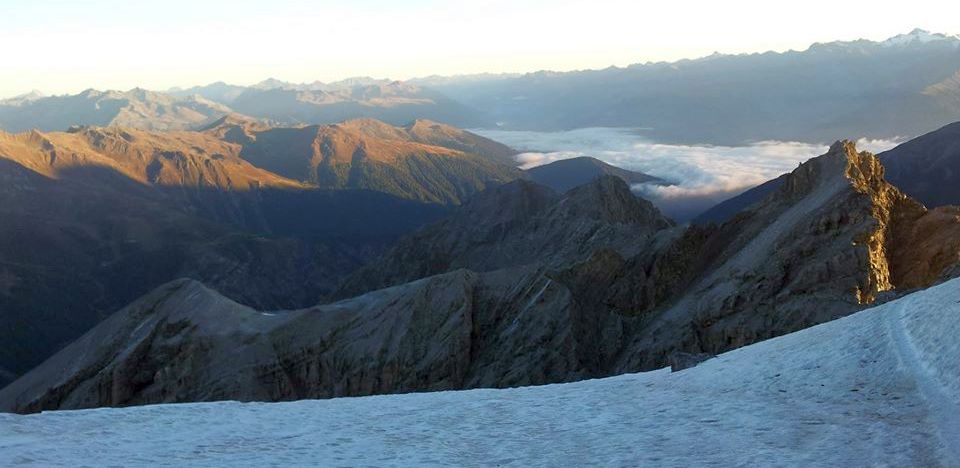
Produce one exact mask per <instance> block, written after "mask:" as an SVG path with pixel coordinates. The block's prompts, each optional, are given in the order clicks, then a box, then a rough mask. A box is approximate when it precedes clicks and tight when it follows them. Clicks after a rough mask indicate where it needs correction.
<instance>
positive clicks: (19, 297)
mask: <svg viewBox="0 0 960 468" xmlns="http://www.w3.org/2000/svg"><path fill="white" fill-rule="evenodd" d="M238 120H240V121H245V120H244V119H242V118H239V119H238ZM349 125H353V124H348V125H347V126H348V127H349ZM369 125H370V126H371V128H377V129H381V130H383V131H385V132H387V131H389V132H400V133H403V134H406V132H410V134H411V136H410V137H409V138H410V139H413V138H414V137H416V138H419V139H422V140H423V141H427V140H430V139H433V140H432V141H433V142H434V143H436V144H442V143H444V142H449V143H450V144H456V145H457V146H456V147H457V148H469V147H475V148H477V149H478V151H479V150H483V151H489V153H487V154H488V155H485V156H481V155H476V154H469V155H466V153H461V152H460V150H459V149H450V148H445V147H440V146H433V145H427V144H426V143H422V144H421V143H416V142H409V141H402V140H391V139H389V138H388V135H379V134H377V133H376V132H373V131H367V132H365V133H357V134H359V135H360V137H359V138H360V140H361V141H362V142H365V144H366V145H367V148H370V149H380V148H387V149H392V148H395V147H398V146H400V147H402V146H403V145H423V146H425V147H429V148H431V149H432V151H436V152H446V153H448V154H449V157H450V158H460V157H466V158H469V159H470V160H471V161H482V164H487V165H488V166H489V167H493V169H492V172H495V173H502V174H518V173H519V171H517V170H515V169H513V168H511V167H509V166H506V165H502V164H500V163H498V162H495V161H496V160H497V159H498V158H504V157H506V156H507V155H508V154H510V150H509V148H506V147H503V146H502V145H498V144H496V143H494V142H490V141H489V140H485V139H470V138H469V135H467V134H465V133H459V132H460V131H458V130H456V129H453V128H452V127H446V126H442V125H439V124H432V123H429V124H428V123H424V122H419V123H417V124H414V125H413V126H411V128H410V129H397V128H394V127H389V126H386V125H383V124H379V123H373V122H370V123H369ZM424 126H425V127H426V128H420V127H424ZM256 128H258V129H259V130H263V131H265V132H266V131H269V130H267V127H256ZM275 131H277V132H279V133H282V131H281V130H280V129H275ZM414 133H415V134H416V135H414ZM221 136H222V135H218V134H217V133H216V132H215V131H213V130H210V131H207V132H163V133H156V132H147V131H143V130H135V129H128V128H119V127H110V128H91V127H79V128H75V129H73V130H71V131H70V132H65V133H41V132H36V131H33V132H27V133H21V134H6V133H2V132H0V180H2V181H3V182H4V184H3V186H2V187H0V213H2V215H3V219H4V223H2V225H0V250H2V252H0V310H3V314H0V321H2V327H0V330H3V331H2V334H3V336H2V337H0V340H2V341H3V342H4V343H5V344H6V345H5V346H4V347H2V349H0V383H5V382H7V381H9V380H11V379H12V377H13V376H16V375H18V374H20V373H23V372H25V371H27V370H29V369H30V368H31V367H33V366H34V365H36V364H38V363H39V362H41V361H42V360H43V359H44V358H46V357H47V356H49V355H50V354H51V353H53V352H55V351H56V350H57V349H59V348H60V347H62V346H63V345H65V344H66V343H68V342H70V341H72V340H73V339H74V338H76V337H77V336H79V334H81V333H82V332H84V331H85V330H87V329H88V328H89V327H91V326H93V325H95V324H96V323H97V322H99V321H100V320H101V319H102V318H104V317H105V316H106V315H107V314H108V313H110V311H113V310H116V309H117V308H119V307H121V306H122V305H123V304H126V303H129V302H130V301H132V300H134V299H135V298H136V297H139V296H141V295H143V294H145V293H146V292H148V291H149V290H151V289H152V288H154V287H156V286H158V285H160V284H163V283H165V282H167V281H170V280H172V279H175V278H179V277H190V278H195V279H197V280H201V281H203V282H204V283H205V284H209V285H210V286H211V287H214V288H216V289H217V290H219V291H221V292H223V293H224V294H226V295H227V296H228V297H230V298H231V299H234V300H237V301H240V302H242V303H244V304H248V305H250V306H254V307H258V308H268V309H276V308H296V307H305V306H308V305H311V304H315V303H317V302H319V301H320V299H321V298H322V297H323V296H325V295H326V294H328V293H330V292H331V291H332V290H333V289H334V287H335V286H336V284H337V283H338V282H339V281H340V280H341V279H342V277H343V276H344V275H346V274H347V273H349V272H351V271H353V270H354V269H356V268H357V267H359V266H361V265H362V264H364V263H365V262H367V261H369V260H370V259H371V258H374V257H375V256H376V255H377V254H379V253H381V252H382V251H383V250H384V249H385V248H387V247H388V246H389V245H390V244H391V243H392V242H393V241H394V240H395V239H396V238H397V237H398V236H400V235H402V234H405V233H407V232H409V231H411V230H414V229H416V228H418V227H419V226H422V225H423V224H425V223H428V222H431V221H435V220H437V219H439V218H440V217H441V216H443V215H444V214H445V213H446V212H447V210H448V208H447V207H446V206H444V205H441V204H435V203H423V202H419V201H416V200H410V199H408V198H413V197H398V196H395V195H392V194H390V193H385V192H389V191H388V190H375V189H376V188H379V187H377V186H376V184H375V183H374V182H370V184H369V185H370V186H372V188H373V189H368V188H364V187H357V188H353V187H337V189H336V190H333V189H323V188H318V187H317V186H316V185H313V184H310V183H306V182H303V181H298V180H294V179H291V178H287V177H284V176H282V175H278V174H275V173H273V172H270V171H268V170H266V169H263V168H260V167H257V166H254V165H253V164H251V163H250V162H249V161H247V160H246V159H244V150H245V148H244V147H243V146H241V145H238V144H236V143H232V142H230V141H227V140H228V139H227V138H221ZM463 136H466V138H465V139H464V140H462V141H457V140H456V138H459V137H463ZM390 138H393V137H390ZM398 138H399V137H398ZM280 143H281V142H279V141H278V142H277V144H278V145H279V144H280ZM471 145H474V146H471ZM311 155H312V153H307V154H304V155H301V156H299V157H300V158H301V159H302V160H304V161H309V158H310V157H311ZM391 156H392V157H395V158H400V159H402V158H416V157H417V156H416V155H410V154H408V153H405V152H404V151H397V152H395V153H393V154H392V155H391ZM387 157H388V156H385V155H382V154H379V153H371V158H387ZM443 157H447V156H446V155H445V156H443ZM387 163H391V161H390V160H387V162H386V163H385V164H387ZM488 166H483V167H488ZM467 171H468V172H469V171H470V168H468V169H467ZM449 174H450V173H449V172H447V173H444V174H443V175H444V176H448V175H449ZM468 176H469V177H468V178H467V179H465V181H464V180H461V179H457V178H455V177H453V176H451V178H449V179H444V178H436V179H420V180H419V181H420V182H424V183H437V184H441V185H442V184H449V185H453V186H456V187H459V188H460V191H459V192H453V193H456V194H458V195H462V196H464V197H465V196H468V195H469V194H471V193H473V191H475V190H479V188H480V187H482V186H484V185H482V184H495V183H498V180H499V179H495V178H488V177H486V174H485V173H483V172H482V171H479V170H478V171H475V172H470V173H469V174H468ZM367 180H368V181H375V180H376V179H372V178H371V179H367ZM474 181H476V185H471V184H472V183H473V182H474ZM411 190H413V192H411V193H419V192H423V193H445V192H443V190H444V189H443V188H440V189H437V188H435V187H432V186H424V185H421V186H416V187H414V188H412V189H411Z"/></svg>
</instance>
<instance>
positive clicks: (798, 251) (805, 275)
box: [0, 142, 960, 412]
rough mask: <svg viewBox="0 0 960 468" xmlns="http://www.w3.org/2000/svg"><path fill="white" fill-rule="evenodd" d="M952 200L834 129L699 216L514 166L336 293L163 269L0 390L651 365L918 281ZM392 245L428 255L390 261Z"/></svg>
mask: <svg viewBox="0 0 960 468" xmlns="http://www.w3.org/2000/svg"><path fill="white" fill-rule="evenodd" d="M956 213H957V209H956V208H950V207H944V208H938V209H936V210H928V209H927V208H925V207H924V206H923V205H922V204H920V203H918V202H916V201H914V200H913V199H911V198H909V197H908V196H906V195H904V194H903V193H902V192H900V191H899V190H898V189H897V188H895V187H894V186H892V185H890V184H889V183H888V182H886V180H885V179H884V177H883V167H882V165H881V163H880V161H879V159H878V158H877V157H876V156H874V155H872V154H869V153H865V152H857V151H856V149H855V147H854V145H853V144H852V143H850V142H838V143H836V144H834V145H833V146H832V147H831V148H830V150H829V152H828V153H827V154H825V155H823V156H820V157H818V158H814V159H812V160H810V161H808V162H807V163H805V164H803V165H801V166H800V167H798V168H797V169H796V170H795V171H793V172H792V173H791V174H789V175H788V176H786V177H785V178H784V180H783V183H782V184H781V185H780V187H778V188H777V189H776V190H774V191H773V192H772V193H770V194H769V195H768V196H767V197H765V198H764V199H763V200H762V201H761V202H759V203H757V204H755V205H754V206H752V207H750V208H749V209H747V210H746V211H744V212H741V213H740V214H738V215H737V216H735V217H734V218H733V219H732V220H730V221H728V222H726V223H724V224H722V225H719V226H717V225H712V226H707V227H697V226H693V227H676V226H673V224H672V223H671V222H669V220H666V219H665V218H663V217H662V216H661V215H659V213H658V212H657V211H656V209H655V208H653V207H652V206H651V205H650V204H649V203H646V202H644V201H642V200H638V199H636V198H635V197H633V196H632V194H631V193H630V191H629V187H628V186H627V184H626V183H625V182H623V181H622V180H620V179H618V178H616V177H611V176H606V177H601V178H599V179H596V180H594V181H592V182H591V183H589V184H588V185H585V186H581V187H578V188H575V189H573V190H571V191H568V192H567V193H565V194H563V195H559V194H557V193H556V192H554V191H552V190H551V189H549V188H547V187H543V186H539V185H536V184H535V183H531V182H528V181H517V182H514V183H512V184H508V185H506V186H503V187H499V188H495V189H491V190H488V191H487V192H485V193H484V194H482V195H481V196H479V197H477V198H475V199H474V200H472V201H471V202H470V203H467V204H466V205H464V206H462V207H461V208H459V209H458V210H457V211H456V212H455V213H454V214H453V215H452V216H451V217H449V218H448V219H446V220H444V221H442V222H441V223H440V224H436V225H433V226H429V227H426V228H424V229H423V230H421V231H419V232H417V233H415V234H411V235H410V236H409V237H406V238H404V239H403V240H401V241H400V243H399V244H397V248H395V249H394V250H392V251H391V252H390V253H388V254H387V255H385V256H384V257H383V258H382V259H381V260H379V261H378V262H376V263H373V264H371V265H370V266H369V267H367V268H365V269H364V270H363V272H360V273H357V274H356V275H354V276H353V277H351V279H350V280H348V281H346V282H345V283H344V284H345V286H344V288H345V289H343V290H341V292H342V294H353V293H357V292H363V291H364V290H367V289H369V290H370V292H367V293H365V294H361V295H359V296H356V297H353V298H348V299H344V300H341V301H338V302H333V303H330V304H326V305H320V306H316V307H312V308H308V309H302V310H296V311H264V310H263V309H254V308H251V307H247V306H243V305H240V304H238V303H236V302H234V301H232V300H230V299H227V298H226V297H224V296H222V295H220V294H219V293H217V292H214V290H212V289H210V288H208V287H206V286H205V285H203V284H201V283H199V282H196V281H191V280H178V281H175V282H171V283H169V284H166V285H164V286H162V287H160V288H158V289H156V290H154V291H153V292H151V293H150V294H147V295H145V296H144V297H142V298H140V299H139V300H137V301H135V302H133V303H132V304H131V305H129V306H128V307H126V308H124V309H122V310H121V311H120V312H118V313H116V314H114V315H113V316H111V317H110V318H109V319H107V320H106V321H104V322H103V323H102V324H100V325H98V326H97V327H95V328H94V329H93V330H91V331H90V332H88V333H87V334H86V335H84V336H83V337H82V338H80V339H79V340H78V341H76V342H75V343H73V344H72V345H70V346H69V347H68V348H66V349H64V350H63V351H62V352H60V353H58V354H57V355H55V356H54V357H52V358H51V359H50V360H49V361H47V362H46V363H44V364H43V365H41V366H39V367H38V368H36V369H34V370H33V371H31V372H30V373H28V374H27V375H25V376H24V377H22V378H21V379H19V380H18V381H17V382H15V383H13V384H12V385H10V386H8V387H6V388H5V389H3V390H0V408H3V409H6V410H11V411H18V412H34V411H40V410H45V409H67V408H82V407H94V406H122V405H134V404H145V403H157V402H179V401H208V400H220V399H238V400H270V401H273V400H289V399H298V398H317V397H333V396H346V395H366V394H375V393H391V392H407V391H416V390H438V389H453V388H473V387H503V386H514V385H527V384H540V383H549V382H562V381H571V380H579V379H584V378H590V377H598V376H605V375H611V374H616V373H622V372H631V371H638V370H646V369H652V368H657V367H660V366H663V365H665V364H667V363H668V362H671V361H672V360H675V359H676V358H677V356H688V355H695V356H696V355H710V354H715V353H719V352H722V351H725V350H729V349H732V348H735V347H738V346H743V345H745V344H749V343H753V342H756V341H759V340H763V339H765V338H769V337H772V336H777V335H780V334H784V333H788V332H791V331H795V330H798V329H801V328H804V327H807V326H810V325H813V324H816V323H821V322H824V321H828V320H831V319H833V318H836V317H839V316H843V315H847V314H850V313H852V312H854V311H857V310H860V309H862V308H865V307H868V306H869V305H870V304H874V303H876V302H878V301H883V300H886V299H887V298H889V297H893V296H896V295H897V294H899V293H900V292H903V291H906V290H909V289H912V288H917V287H925V286H928V285H930V284H933V283H935V282H937V281H939V280H940V279H941V278H942V277H943V276H944V274H948V272H949V271H950V268H951V267H952V266H953V265H955V264H956V263H957V262H958V259H960V256H958V252H960V221H958V219H960V218H958V217H957V216H956ZM556 239H563V241H562V242H557V241H556ZM401 246H403V249H404V250H401ZM404 263H409V264H411V265H413V266H414V267H415V268H411V270H410V271H413V272H414V273H412V274H413V275H431V276H427V277H425V278H421V279H415V280H413V281H408V280H409V279H411V278H410V276H411V273H410V271H408V270H405V269H403V268H399V265H402V264H404ZM378 265H382V266H381V267H380V268H379V269H377V266H378ZM389 284H396V285H395V286H391V287H387V288H385V289H380V288H381V287H382V286H384V285H389Z"/></svg>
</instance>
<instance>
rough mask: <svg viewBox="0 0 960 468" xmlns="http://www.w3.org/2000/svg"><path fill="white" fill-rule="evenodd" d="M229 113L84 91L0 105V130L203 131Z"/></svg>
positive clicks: (142, 95)
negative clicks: (85, 127)
mask: <svg viewBox="0 0 960 468" xmlns="http://www.w3.org/2000/svg"><path fill="white" fill-rule="evenodd" d="M229 112H230V109H229V108H228V107H226V106H224V105H222V104H219V103H217V102H214V101H210V100H207V99H204V98H201V97H197V96H191V97H183V98H179V97H174V96H170V95H168V94H165V93H158V92H153V91H147V90H143V89H139V88H138V89H132V90H130V91H126V92H120V91H97V90H93V89H89V90H86V91H84V92H82V93H80V94H76V95H72V96H71V95H66V96H42V95H39V93H35V94H34V95H32V96H27V97H26V98H20V99H12V100H6V101H0V130H6V131H8V132H23V131H29V130H35V129H36V130H41V131H63V130H67V129H68V128H70V127H72V126H74V125H91V126H117V127H133V128H140V129H145V130H186V129H192V128H196V127H198V126H202V125H206V124H208V123H210V122H212V121H214V120H216V119H218V118H220V117H222V116H223V115H225V114H227V113H229Z"/></svg>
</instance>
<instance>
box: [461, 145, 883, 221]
mask: <svg viewBox="0 0 960 468" xmlns="http://www.w3.org/2000/svg"><path fill="white" fill-rule="evenodd" d="M475 132H476V133H479V134H481V135H483V136H485V137H487V138H492V139H494V140H497V141H499V142H501V143H504V144H506V145H508V146H511V147H513V148H516V149H517V150H518V151H522V153H521V154H520V155H518V156H517V161H518V163H519V164H520V167H522V168H524V169H528V168H531V167H535V166H539V165H542V164H547V163H549V162H553V161H557V160H560V159H567V158H573V157H579V156H592V157H594V158H597V159H600V160H602V161H604V162H606V163H609V164H612V165H614V166H618V167H622V168H624V169H630V170H634V171H639V172H644V173H647V174H650V175H653V176H656V177H660V178H662V179H665V180H668V181H670V182H672V183H673V185H669V186H658V185H641V186H635V187H634V190H635V191H636V192H638V193H640V194H641V195H642V196H643V197H645V198H647V199H649V200H651V201H653V202H654V203H655V204H657V205H658V206H659V207H660V209H661V210H662V211H663V212H664V213H666V214H667V215H668V216H671V217H672V218H674V219H676V220H679V221H686V220H689V219H691V218H693V217H694V216H696V215H698V214H700V213H701V212H703V211H705V210H706V209H708V208H710V207H711V206H713V205H715V204H717V203H719V202H721V201H723V200H726V199H728V198H730V197H732V196H735V195H738V194H740V193H741V192H743V191H744V190H747V189H749V188H752V187H755V186H757V185H759V184H761V183H763V182H766V181H768V180H770V179H773V178H775V177H777V176H779V175H781V174H784V173H786V172H790V171H792V170H793V169H794V168H796V167H797V165H798V164H800V163H801V162H803V161H806V160H808V159H810V158H812V157H815V156H819V155H821V154H823V153H825V152H826V150H827V147H828V145H827V144H811V143H799V142H783V141H761V142H757V143H753V144H750V145H748V146H709V145H671V144H662V143H655V142H653V141H651V140H649V139H647V138H645V137H644V135H643V132H642V130H635V129H627V128H581V129H577V130H569V131H563V132H531V131H506V130H475ZM898 142H899V140H864V139H862V140H860V141H858V142H857V148H858V149H860V150H867V151H871V152H874V153H876V152H880V151H884V150H887V149H890V148H892V147H894V146H896V145H897V143H898Z"/></svg>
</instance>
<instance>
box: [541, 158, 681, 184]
mask: <svg viewBox="0 0 960 468" xmlns="http://www.w3.org/2000/svg"><path fill="white" fill-rule="evenodd" d="M526 174H527V176H528V177H529V178H530V180H533V181H534V182H537V183H538V184H541V185H546V186H547V187H550V188H552V189H554V190H556V191H557V192H560V193H563V192H566V191H567V190H570V189H572V188H574V187H578V186H580V185H583V184H586V183H589V182H590V181H591V180H593V179H596V178H598V177H601V176H604V175H611V176H614V177H618V178H620V179H622V180H623V181H624V182H626V183H627V184H630V185H634V184H654V185H668V183H667V181H665V180H663V179H660V178H657V177H654V176H652V175H649V174H644V173H642V172H636V171H628V170H626V169H621V168H619V167H616V166H611V165H609V164H607V163H605V162H603V161H601V160H599V159H596V158H591V157H587V156H582V157H578V158H570V159H561V160H559V161H554V162H552V163H549V164H544V165H542V166H537V167H534V168H530V169H527V170H526Z"/></svg>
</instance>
